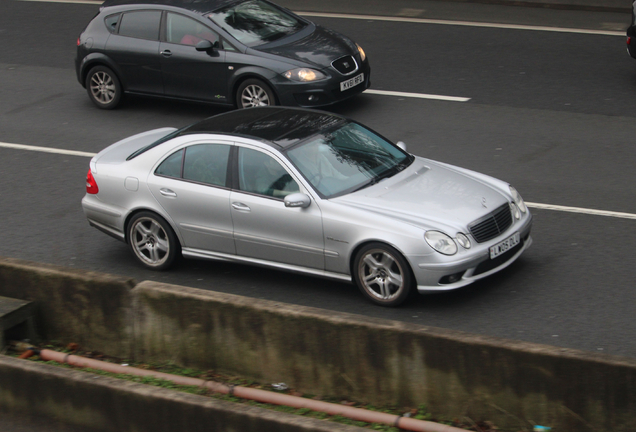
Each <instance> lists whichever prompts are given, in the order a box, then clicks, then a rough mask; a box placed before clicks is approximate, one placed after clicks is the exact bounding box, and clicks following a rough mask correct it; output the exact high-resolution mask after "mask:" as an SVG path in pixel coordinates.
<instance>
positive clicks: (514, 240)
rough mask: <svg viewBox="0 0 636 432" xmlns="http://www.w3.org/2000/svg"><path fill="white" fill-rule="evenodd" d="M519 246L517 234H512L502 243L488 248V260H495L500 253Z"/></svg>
mask: <svg viewBox="0 0 636 432" xmlns="http://www.w3.org/2000/svg"><path fill="white" fill-rule="evenodd" d="M518 244H519V233H518V232H517V233H514V234H513V235H511V236H510V237H508V238H507V239H505V240H504V241H502V242H499V243H497V244H496V245H494V246H491V247H490V259H493V258H496V257H498V256H499V255H501V254H502V253H504V252H506V251H507V250H509V249H512V248H513V247H515V246H517V245H518Z"/></svg>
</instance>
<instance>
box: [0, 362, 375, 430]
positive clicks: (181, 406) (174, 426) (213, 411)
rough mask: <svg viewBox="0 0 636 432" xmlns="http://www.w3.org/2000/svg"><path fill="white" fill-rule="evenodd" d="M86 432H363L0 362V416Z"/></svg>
mask: <svg viewBox="0 0 636 432" xmlns="http://www.w3.org/2000/svg"><path fill="white" fill-rule="evenodd" d="M3 412H9V413H11V414H14V415H15V414H20V413H22V414H27V415H32V416H33V415H38V416H43V417H45V418H53V419H58V420H61V421H63V422H64V423H66V424H69V425H72V426H75V427H78V429H79V430H82V431H85V432H90V431H99V432H161V431H174V432H181V431H184V432H185V431H187V432H246V431H258V432H363V431H366V430H367V429H361V428H357V427H352V426H345V425H340V424H338V423H333V422H326V421H321V420H316V419H311V418H305V417H300V416H296V415H292V414H286V413H281V412H276V411H270V410H267V409H263V408H257V407H252V406H248V405H241V404H236V403H232V402H225V401H220V400H216V399H212V398H208V397H204V396H198V395H193V394H187V393H180V392H175V391H171V390H165V389H162V388H158V387H151V386H147V385H143V384H136V383H133V382H128V381H122V380H117V379H114V378H108V377H103V376H98V375H91V374H87V373H84V372H76V371H73V370H70V369H63V368H60V367H57V366H50V365H46V364H38V363H34V362H31V361H28V360H19V359H15V358H11V357H6V356H0V415H2V413H3Z"/></svg>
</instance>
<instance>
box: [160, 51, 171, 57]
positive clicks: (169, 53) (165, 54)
mask: <svg viewBox="0 0 636 432" xmlns="http://www.w3.org/2000/svg"><path fill="white" fill-rule="evenodd" d="M161 55H162V56H164V57H170V56H171V55H172V52H171V51H170V50H163V51H161Z"/></svg>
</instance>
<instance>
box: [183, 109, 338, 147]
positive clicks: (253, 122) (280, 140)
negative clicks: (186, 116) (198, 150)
mask: <svg viewBox="0 0 636 432" xmlns="http://www.w3.org/2000/svg"><path fill="white" fill-rule="evenodd" d="M345 121H348V120H347V119H346V118H344V117H341V116H338V115H335V114H331V113H327V112H323V111H313V110H306V109H298V108H284V107H262V108H248V109H242V110H236V111H231V112H228V113H225V114H220V115H216V116H214V117H210V118H207V119H205V120H202V121H200V122H198V123H195V124H193V125H190V126H188V127H186V128H184V129H181V130H180V131H179V132H178V133H177V134H176V135H175V136H181V135H190V134H197V133H223V134H231V135H238V136H243V137H249V138H256V139H258V140H261V141H266V142H270V143H272V144H274V145H276V146H278V147H280V148H287V147H290V146H292V145H294V144H296V143H298V142H300V141H302V140H304V139H306V138H308V137H310V136H313V135H315V134H317V133H319V132H320V131H323V130H325V129H329V128H331V127H332V126H335V125H337V124H339V123H342V122H345Z"/></svg>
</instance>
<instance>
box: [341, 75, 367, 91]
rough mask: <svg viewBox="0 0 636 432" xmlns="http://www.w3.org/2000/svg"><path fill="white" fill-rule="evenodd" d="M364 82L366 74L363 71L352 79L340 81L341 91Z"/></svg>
mask: <svg viewBox="0 0 636 432" xmlns="http://www.w3.org/2000/svg"><path fill="white" fill-rule="evenodd" d="M363 82H364V74H363V73H361V74H360V75H358V76H354V77H353V78H351V79H348V80H346V81H343V82H341V83H340V91H345V90H349V89H350V88H351V87H355V86H357V85H358V84H361V83H363Z"/></svg>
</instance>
